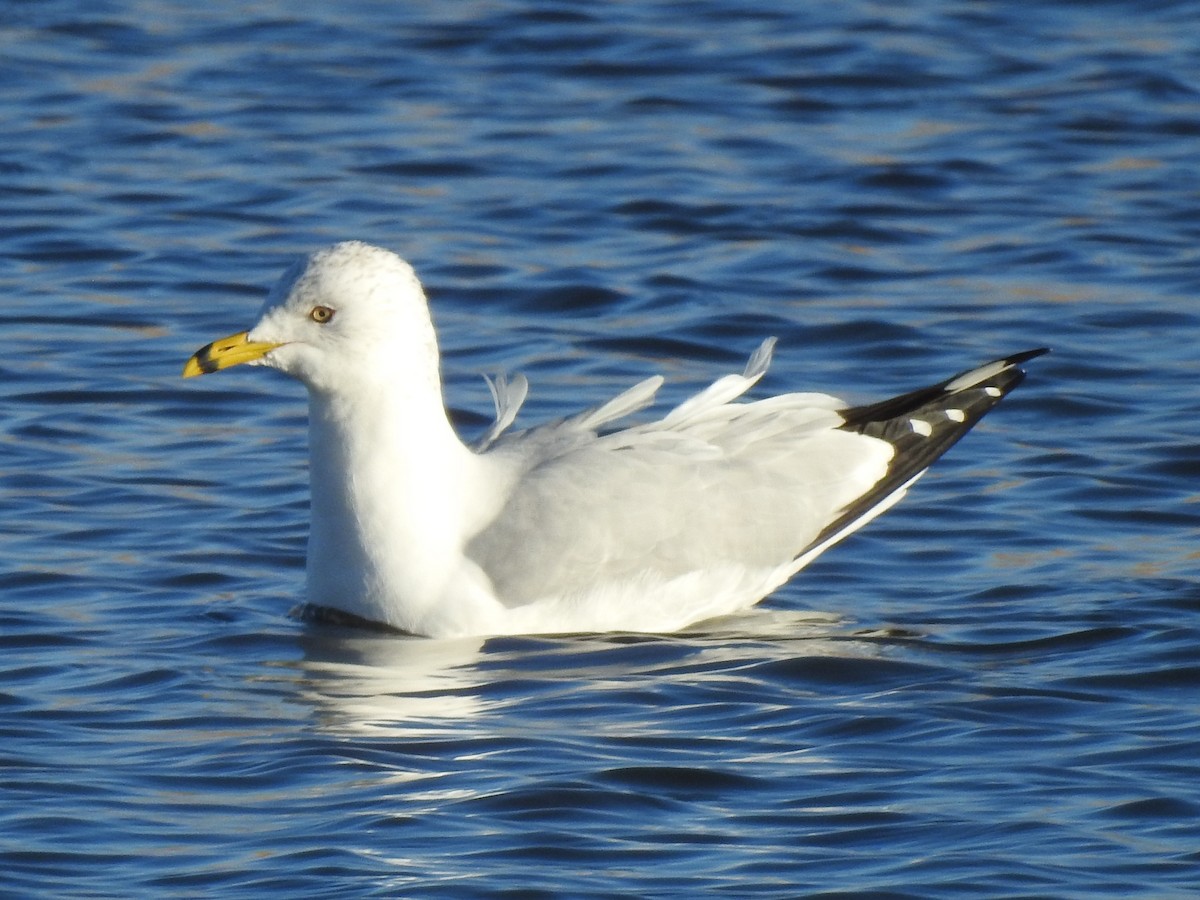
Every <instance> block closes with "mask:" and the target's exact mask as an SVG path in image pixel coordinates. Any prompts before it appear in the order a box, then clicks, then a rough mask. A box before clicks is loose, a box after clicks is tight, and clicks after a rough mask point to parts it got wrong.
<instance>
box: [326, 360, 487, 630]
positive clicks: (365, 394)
mask: <svg viewBox="0 0 1200 900" xmlns="http://www.w3.org/2000/svg"><path fill="white" fill-rule="evenodd" d="M434 379H435V381H436V375H435V376H434ZM309 454H310V467H311V471H310V480H311V483H312V510H311V522H312V531H311V533H310V535H309V546H308V601H309V602H310V603H313V604H317V605H320V606H331V607H335V608H337V609H341V610H344V611H346V612H350V613H354V614H355V615H358V616H362V617H363V618H367V619H371V620H373V621H379V622H387V623H388V624H391V625H394V626H396V627H398V628H402V629H404V630H407V631H416V630H418V623H419V622H421V621H422V620H423V619H425V618H426V617H427V616H428V614H429V612H430V610H429V607H430V605H431V604H434V603H436V602H438V600H439V599H440V598H441V597H442V596H443V595H444V593H445V591H446V587H447V584H446V581H447V579H448V578H449V577H450V575H449V573H452V572H454V571H455V570H456V568H457V566H458V562H459V559H460V558H461V553H462V542H463V510H464V507H465V499H466V498H465V492H466V491H469V490H470V486H471V482H472V481H473V477H472V476H473V473H474V471H475V461H476V460H477V457H476V456H475V454H473V453H472V452H471V451H470V450H469V449H467V448H466V447H465V446H464V445H463V444H462V442H461V441H460V440H459V439H458V437H457V435H455V433H454V430H453V428H452V427H451V426H450V423H449V421H448V420H447V417H446V412H445V409H444V407H443V405H442V397H441V391H440V389H439V388H438V387H437V385H434V386H432V389H431V385H430V384H429V383H428V379H427V378H426V379H411V378H409V379H406V378H395V379H393V378H379V377H369V378H368V377H364V378H363V379H361V380H358V381H357V382H355V381H353V380H347V382H346V383H344V384H342V385H340V386H339V389H338V390H337V391H336V393H331V392H325V391H318V390H311V391H310V402H309Z"/></svg>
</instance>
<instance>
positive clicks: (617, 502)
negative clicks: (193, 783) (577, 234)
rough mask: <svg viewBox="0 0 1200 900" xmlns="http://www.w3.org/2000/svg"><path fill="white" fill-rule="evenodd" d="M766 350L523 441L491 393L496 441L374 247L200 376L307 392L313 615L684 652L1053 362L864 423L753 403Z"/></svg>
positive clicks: (634, 394) (235, 338)
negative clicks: (462, 424) (454, 413)
mask: <svg viewBox="0 0 1200 900" xmlns="http://www.w3.org/2000/svg"><path fill="white" fill-rule="evenodd" d="M774 344H775V341H774V339H768V340H766V341H764V342H763V343H762V345H761V346H760V347H759V348H758V349H757V350H756V351H755V352H754V354H753V355H752V356H751V357H750V361H749V362H748V363H747V365H746V367H745V369H744V371H743V372H742V373H741V374H730V375H725V376H724V377H722V378H719V379H718V380H717V381H716V382H714V383H713V384H712V385H710V386H709V387H707V388H705V389H704V390H702V391H700V392H699V393H698V394H696V395H695V396H693V397H691V398H689V399H687V400H685V401H684V402H683V403H681V404H679V405H678V406H676V407H675V408H674V409H672V410H670V411H669V412H667V413H666V415H664V416H663V417H662V418H660V419H657V420H656V421H650V422H643V423H639V424H632V425H628V426H627V427H624V428H617V427H614V426H613V423H614V422H616V421H617V420H619V419H622V418H624V417H626V416H629V415H631V414H633V413H636V412H638V411H640V410H642V409H644V408H645V407H647V406H649V405H650V404H651V403H652V401H653V399H654V395H655V392H656V391H657V390H658V388H659V387H660V385H661V384H662V382H663V379H662V378H661V377H660V376H655V377H652V378H648V379H646V380H644V381H642V382H640V383H639V384H636V385H634V386H633V387H631V388H630V389H628V390H626V391H625V392H624V393H622V394H620V395H619V396H617V397H614V398H613V399H611V400H608V401H607V402H605V403H602V404H599V405H597V406H594V407H592V408H590V409H587V410H584V411H583V412H580V413H578V414H577V415H573V416H570V417H568V418H564V419H561V420H558V421H553V422H549V423H546V424H542V425H539V426H537V427H534V428H530V429H528V430H525V431H510V430H509V426H511V425H512V423H513V421H514V419H515V417H516V415H517V411H518V410H519V408H520V406H521V404H522V402H523V401H524V399H525V395H526V391H527V387H528V385H527V382H526V380H525V379H524V378H523V377H521V376H516V377H514V378H513V379H512V380H508V379H506V378H500V377H498V378H496V379H495V380H491V379H489V381H488V384H489V386H490V388H491V391H492V397H493V400H494V403H495V408H496V420H495V423H494V424H493V425H492V427H491V428H490V429H489V430H488V431H487V432H486V433H485V434H484V435H483V436H482V438H481V439H480V440H478V441H477V442H476V443H475V444H473V445H472V444H468V443H466V442H464V441H463V440H462V439H460V437H459V436H458V434H457V433H456V432H455V429H454V428H453V426H452V425H451V423H450V419H449V417H448V415H447V412H446V408H445V404H444V401H443V397H442V384H441V374H440V357H439V353H438V344H437V338H436V335H435V333H434V327H433V323H432V320H431V318H430V313H429V307H428V304H427V302H426V299H425V293H424V291H423V289H422V287H421V284H420V282H419V281H418V279H417V276H416V274H415V272H414V271H413V268H412V267H411V266H410V265H409V264H408V263H407V262H405V261H404V260H403V259H401V258H400V257H399V256H397V255H396V254H394V253H392V252H390V251H388V250H384V249H381V248H378V247H374V246H371V245H369V244H365V243H361V242H358V241H347V242H343V243H338V244H335V245H333V246H331V247H328V248H326V249H323V250H319V251H317V252H315V253H313V254H311V255H309V256H307V257H305V258H303V259H301V260H299V261H298V262H297V263H296V264H294V265H293V266H292V267H291V268H289V269H288V270H287V271H286V272H285V273H284V275H283V276H282V277H281V278H280V280H279V281H278V283H277V284H276V285H275V287H274V288H273V289H272V290H271V292H270V294H269V295H268V297H267V300H266V303H265V304H264V306H263V309H262V312H261V315H260V317H259V319H258V322H257V324H255V325H254V326H253V327H252V328H251V329H250V330H249V331H242V332H239V333H237V334H234V335H231V336H230V337H227V338H224V339H222V340H218V341H214V342H212V343H210V344H208V345H206V346H205V347H202V348H201V349H200V350H198V351H197V352H196V353H195V354H194V355H193V356H192V357H191V358H190V359H189V360H188V361H187V363H186V365H185V367H184V371H183V374H184V376H185V377H190V376H194V375H201V374H206V373H211V372H215V371H217V370H220V369H226V368H229V367H231V366H236V365H240V364H243V363H248V364H250V365H260V366H269V367H271V368H274V369H278V370H279V371H281V372H284V373H285V374H287V375H290V376H292V377H294V378H297V379H299V380H300V381H301V382H302V383H303V384H304V385H305V387H306V388H307V389H308V404H309V416H308V428H309V457H310V459H309V479H310V489H311V504H310V518H311V524H310V533H309V540H308V554H307V566H306V580H307V588H306V600H307V603H308V605H309V608H311V609H316V610H325V611H330V612H331V614H332V615H333V617H334V618H335V619H336V620H338V621H347V622H352V623H357V624H366V623H371V624H376V625H384V626H390V627H391V628H394V629H397V630H400V631H403V632H407V633H410V634H414V635H426V636H430V637H439V638H442V637H461V636H484V635H497V634H534V633H560V634H564V633H584V632H607V631H626V632H658V633H666V632H672V631H677V630H679V629H682V628H684V627H687V626H689V625H692V624H694V623H697V622H700V621H703V620H707V619H711V618H715V617H718V616H723V615H728V614H731V613H734V612H738V611H741V610H744V609H746V608H748V607H750V606H752V605H753V604H755V603H757V602H758V601H759V600H761V599H762V598H763V597H765V596H767V595H768V594H770V593H771V592H773V591H774V590H775V589H777V588H778V587H779V586H780V585H782V584H783V583H784V582H786V581H787V580H788V579H789V578H791V577H792V576H793V575H795V574H796V573H797V572H798V571H800V569H802V568H803V567H804V566H805V565H807V564H808V563H809V562H810V561H812V560H813V559H814V558H815V557H816V556H817V555H818V554H820V553H822V552H823V551H825V550H826V549H828V548H829V547H831V546H832V545H833V544H835V543H837V542H838V541H840V540H842V539H843V538H844V537H846V536H847V535H849V534H851V533H852V532H854V531H855V530H857V529H858V528H860V527H861V526H863V525H865V524H866V523H867V522H869V521H871V520H872V519H873V518H875V517H876V516H877V515H879V514H880V513H882V512H883V511H885V510H886V509H888V508H889V507H891V506H892V505H893V504H895V503H896V502H897V501H898V500H899V499H900V498H901V497H902V496H903V495H904V493H905V492H906V491H907V490H908V489H909V487H910V486H911V485H912V483H913V482H914V481H916V479H917V478H919V477H920V476H921V475H922V474H923V473H924V472H925V470H926V469H928V467H929V466H930V464H932V463H933V462H934V461H935V460H936V459H937V458H938V457H940V456H941V455H942V454H943V453H945V452H946V450H947V449H949V447H950V446H951V445H952V444H954V443H955V442H956V441H958V439H959V438H961V437H962V436H963V435H964V434H965V433H966V432H967V431H968V430H970V428H971V427H972V426H973V425H975V423H976V422H978V421H979V419H980V418H981V417H982V416H983V415H985V414H986V413H987V412H988V411H990V410H991V409H992V408H993V407H994V406H995V405H996V404H997V403H998V402H999V401H1000V400H1001V399H1002V398H1003V397H1005V396H1006V395H1007V394H1008V393H1009V392H1010V391H1011V390H1012V389H1013V388H1015V387H1016V386H1017V384H1019V383H1020V381H1021V380H1022V379H1023V377H1024V372H1023V371H1022V370H1021V369H1020V368H1019V365H1020V364H1021V363H1022V362H1024V361H1026V360H1028V359H1032V358H1033V357H1035V356H1038V355H1040V354H1041V353H1044V352H1045V350H1044V349H1038V350H1029V351H1026V352H1024V353H1017V354H1014V355H1012V356H1009V357H1006V358H1004V359H999V360H996V361H994V362H989V363H986V364H984V365H982V366H979V367H977V368H974V369H971V370H969V371H967V372H964V373H962V374H959V375H956V376H954V377H953V378H950V379H947V380H945V381H942V382H940V383H938V384H935V385H933V386H931V387H925V388H921V389H919V390H915V391H912V392H909V393H906V394H902V395H900V396H898V397H894V398H892V399H889V400H884V401H882V402H879V403H873V404H869V405H865V406H848V405H846V404H845V403H843V402H842V401H840V400H837V399H836V398H834V397H830V396H827V395H825V394H819V393H788V394H781V395H778V396H774V397H769V398H767V399H762V400H755V401H746V400H743V399H741V398H742V397H743V395H744V394H745V393H746V392H747V391H748V390H749V389H750V388H751V387H752V386H753V385H754V384H756V383H757V382H758V381H759V379H761V378H762V376H763V374H764V373H765V372H766V370H767V366H768V364H769V363H770V360H771V354H772V351H773V348H774Z"/></svg>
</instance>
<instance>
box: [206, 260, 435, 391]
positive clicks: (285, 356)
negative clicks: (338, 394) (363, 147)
mask: <svg viewBox="0 0 1200 900" xmlns="http://www.w3.org/2000/svg"><path fill="white" fill-rule="evenodd" d="M243 363H248V364H250V365H262V366H270V367H271V368H275V369H279V370H280V371H281V372H284V373H286V374H288V375H291V376H292V377H294V378H297V379H299V380H300V381H302V382H304V384H305V385H307V386H308V388H309V389H310V390H312V391H314V392H318V393H321V392H327V391H332V390H334V389H341V390H345V389H353V388H354V386H355V385H356V384H357V383H359V382H360V379H361V378H362V377H387V378H399V379H405V380H407V379H411V378H413V377H415V376H421V378H420V380H422V381H424V380H427V379H428V378H430V377H432V378H433V379H434V380H435V381H436V380H437V365H438V354H437V341H436V338H435V335H434V331H433V325H432V322H431V321H430V318H429V308H428V305H427V303H426V300H425V292H424V291H423V290H422V289H421V283H420V281H418V280H417V275H416V273H415V272H414V271H413V268H412V266H410V265H409V264H408V263H407V262H405V261H404V260H402V259H401V258H400V257H399V256H397V255H396V254H394V253H392V252H390V251H388V250H383V249H381V248H379V247H372V246H371V245H370V244H364V243H362V242H360V241H345V242H343V243H340V244H334V245H333V246H331V247H327V248H325V249H323V250H318V251H317V252H315V253H313V254H311V255H309V256H307V257H305V258H303V259H301V260H299V261H297V262H296V263H295V264H294V265H292V266H291V267H290V268H289V269H288V270H287V271H286V272H284V274H283V276H282V277H281V278H280V279H279V281H278V282H277V283H276V284H275V287H274V288H272V289H271V292H270V294H269V295H268V296H267V300H266V303H265V304H264V305H263V308H262V312H261V314H260V315H259V319H258V322H257V324H255V325H254V327H252V328H251V329H249V330H248V331H242V332H239V333H237V334H233V335H230V336H229V337H227V338H222V339H221V340H219V341H213V342H212V343H211V344H208V345H207V346H205V347H202V348H201V349H200V350H198V351H197V352H196V353H195V354H194V355H193V356H192V357H191V359H189V360H188V361H187V364H186V365H185V366H184V370H183V375H184V377H190V376H193V375H203V374H208V373H210V372H216V371H218V370H220V369H226V368H229V367H230V366H236V365H241V364H243Z"/></svg>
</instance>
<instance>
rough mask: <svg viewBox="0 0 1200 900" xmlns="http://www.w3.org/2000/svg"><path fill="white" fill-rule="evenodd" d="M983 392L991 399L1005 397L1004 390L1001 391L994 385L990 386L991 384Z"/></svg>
mask: <svg viewBox="0 0 1200 900" xmlns="http://www.w3.org/2000/svg"><path fill="white" fill-rule="evenodd" d="M983 392H984V393H985V394H987V395H988V396H989V397H1002V396H1004V392H1003V391H1002V390H1000V388H998V387H994V386H993V385H990V384H989V385H988V386H987V387H985V388H984V389H983Z"/></svg>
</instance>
